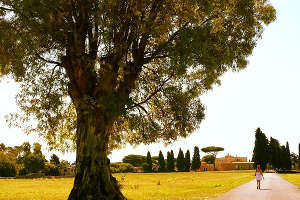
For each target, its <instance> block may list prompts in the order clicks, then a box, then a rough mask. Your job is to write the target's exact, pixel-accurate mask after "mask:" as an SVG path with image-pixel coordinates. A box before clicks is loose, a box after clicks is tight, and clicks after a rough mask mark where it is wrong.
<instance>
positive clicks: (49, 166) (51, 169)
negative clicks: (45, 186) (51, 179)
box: [43, 163, 60, 176]
mask: <svg viewBox="0 0 300 200" xmlns="http://www.w3.org/2000/svg"><path fill="white" fill-rule="evenodd" d="M43 172H44V173H45V175H46V176H59V175H60V173H59V168H58V167H57V166H56V165H55V164H53V163H46V165H45V168H44V170H43Z"/></svg>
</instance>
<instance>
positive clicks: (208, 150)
mask: <svg viewBox="0 0 300 200" xmlns="http://www.w3.org/2000/svg"><path fill="white" fill-rule="evenodd" d="M201 151H203V152H204V153H208V154H209V155H212V156H214V157H216V156H217V154H218V153H219V152H220V151H224V148H223V147H215V146H209V147H204V148H202V149H201Z"/></svg>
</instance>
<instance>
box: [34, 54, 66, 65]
mask: <svg viewBox="0 0 300 200" xmlns="http://www.w3.org/2000/svg"><path fill="white" fill-rule="evenodd" d="M36 57H38V59H40V60H42V61H44V62H47V63H50V64H55V65H58V66H62V65H61V63H60V62H57V61H53V60H47V59H45V58H43V57H42V56H40V55H38V54H36Z"/></svg>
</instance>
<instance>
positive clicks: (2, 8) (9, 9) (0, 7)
mask: <svg viewBox="0 0 300 200" xmlns="http://www.w3.org/2000/svg"><path fill="white" fill-rule="evenodd" d="M0 10H5V11H11V12H14V11H15V10H14V9H11V8H5V7H2V6H0Z"/></svg>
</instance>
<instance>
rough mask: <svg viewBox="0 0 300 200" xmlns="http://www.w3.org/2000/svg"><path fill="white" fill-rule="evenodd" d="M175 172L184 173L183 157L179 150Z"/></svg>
mask: <svg viewBox="0 0 300 200" xmlns="http://www.w3.org/2000/svg"><path fill="white" fill-rule="evenodd" d="M176 166H177V170H178V171H180V172H183V171H184V155H183V151H182V150H181V148H180V149H179V152H178V156H177V161H176Z"/></svg>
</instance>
